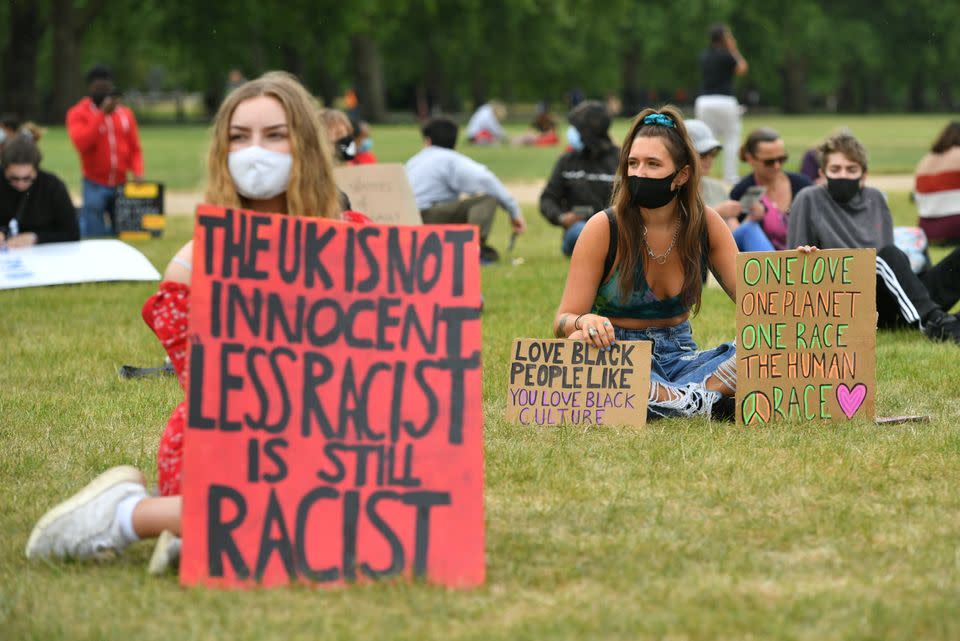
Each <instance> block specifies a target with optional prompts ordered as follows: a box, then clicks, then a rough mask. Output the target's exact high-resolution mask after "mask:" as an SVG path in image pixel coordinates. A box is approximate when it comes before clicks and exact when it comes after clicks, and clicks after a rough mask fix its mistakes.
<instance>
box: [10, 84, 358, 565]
mask: <svg viewBox="0 0 960 641" xmlns="http://www.w3.org/2000/svg"><path fill="white" fill-rule="evenodd" d="M208 167H209V169H208V171H209V179H208V182H207V192H206V200H207V202H210V203H214V204H218V205H225V206H228V207H242V208H245V209H252V210H254V211H260V212H273V213H281V214H291V215H307V216H317V217H321V218H335V219H340V218H344V219H347V220H350V221H352V222H363V221H364V220H365V218H364V217H363V216H362V215H360V214H356V213H354V212H346V213H344V214H343V215H341V211H340V207H339V205H338V202H337V188H336V185H335V183H334V179H333V166H332V162H331V145H330V142H329V141H328V139H327V134H326V132H325V130H324V128H323V126H322V125H321V124H320V121H319V118H318V116H317V109H316V106H315V104H314V101H313V98H312V97H311V96H310V94H309V93H307V91H306V90H305V89H304V88H303V87H302V86H301V85H300V84H299V82H297V81H296V80H295V79H294V78H293V76H290V75H288V74H286V73H280V72H271V73H268V74H265V75H264V76H262V77H260V78H258V79H256V80H253V81H250V82H247V83H245V84H244V85H241V86H240V87H238V88H237V89H235V90H234V91H233V92H232V93H231V94H230V95H229V96H228V97H227V99H226V100H225V101H224V103H223V105H221V107H220V110H219V112H218V113H217V117H216V119H215V121H214V124H213V139H212V140H211V143H210V153H209V156H208ZM192 259H193V244H192V241H191V242H190V243H187V244H186V245H185V246H184V247H183V248H182V249H181V250H180V251H179V252H178V253H177V255H176V256H175V257H174V258H173V260H172V261H171V262H170V265H169V266H168V267H167V270H166V272H165V273H164V278H163V281H162V282H161V283H160V290H159V291H158V292H157V293H156V294H154V295H153V296H152V297H151V298H150V299H148V300H147V302H146V304H145V305H144V307H143V317H144V320H145V321H146V322H147V324H148V325H149V326H150V327H151V329H153V331H154V332H155V333H156V334H157V337H158V338H159V339H160V341H161V342H162V343H163V346H164V348H165V349H166V350H167V353H168V354H169V355H170V359H171V361H172V362H173V366H174V368H175V369H176V371H177V375H178V377H179V378H180V383H181V385H183V384H184V374H185V373H186V369H185V368H186V359H187V347H188V339H187V317H188V316H189V309H190V286H189V283H190V277H191V272H192ZM185 407H186V403H181V404H180V405H179V406H177V408H176V409H175V410H174V412H173V414H172V415H171V417H170V420H169V421H168V423H167V427H166V429H165V431H164V433H163V436H162V437H161V440H160V447H159V451H158V453H157V475H158V485H159V490H160V496H158V497H151V496H148V494H147V489H146V487H145V479H144V476H143V474H142V473H141V472H140V471H139V470H137V469H135V468H133V467H129V466H120V467H115V468H112V469H110V470H107V471H106V472H104V473H103V474H101V475H100V476H98V477H97V478H96V479H94V480H93V481H92V482H91V483H90V484H88V485H87V486H86V487H84V488H83V489H82V490H80V491H79V492H78V493H77V494H75V495H73V496H72V497H70V498H68V499H67V500H66V501H64V502H62V503H60V504H59V505H57V506H55V507H53V508H52V509H50V510H49V511H48V512H47V513H46V514H44V515H43V517H42V518H41V519H40V520H39V522H37V524H36V526H35V527H34V528H33V532H32V533H31V534H30V539H29V541H28V542H27V546H26V555H27V558H30V559H39V558H50V557H55V558H75V559H87V558H98V559H100V558H106V557H109V556H112V555H114V554H116V553H118V552H120V551H122V550H123V549H124V548H125V547H126V546H127V545H129V544H130V543H132V542H134V541H137V540H139V539H141V538H152V537H156V536H159V535H161V533H164V537H162V538H161V541H159V542H158V544H157V547H156V549H155V551H154V556H153V559H152V560H151V571H152V572H158V571H162V570H163V569H164V568H165V567H167V565H168V564H169V563H170V562H171V560H172V559H173V558H175V557H177V556H178V555H179V539H177V538H176V537H178V536H179V534H180V515H181V510H182V501H181V496H180V494H181V487H180V475H181V466H182V444H183V431H184V424H185Z"/></svg>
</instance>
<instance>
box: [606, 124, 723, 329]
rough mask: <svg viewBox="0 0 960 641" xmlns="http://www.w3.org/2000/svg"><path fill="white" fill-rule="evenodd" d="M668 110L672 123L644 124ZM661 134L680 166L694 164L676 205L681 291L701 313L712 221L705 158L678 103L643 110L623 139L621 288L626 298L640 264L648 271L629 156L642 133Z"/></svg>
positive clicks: (617, 206) (616, 191) (617, 187)
mask: <svg viewBox="0 0 960 641" xmlns="http://www.w3.org/2000/svg"><path fill="white" fill-rule="evenodd" d="M657 113H659V114H663V115H664V116H667V117H668V118H670V120H672V121H673V123H674V126H673V127H666V126H663V125H659V124H650V125H645V124H643V119H644V118H646V117H647V116H649V115H650V114H657ZM641 137H643V138H647V137H651V138H652V137H656V138H660V139H661V140H663V145H664V147H666V148H667V152H668V153H669V154H670V157H671V158H672V159H673V163H674V165H675V168H676V171H680V170H681V169H683V168H684V167H689V171H690V178H689V179H688V180H687V182H685V183H684V184H683V185H682V186H681V187H680V188H679V189H678V192H677V198H676V200H675V201H674V202H675V203H676V204H675V205H674V207H676V208H678V209H679V211H680V221H679V224H680V229H679V231H678V232H677V244H676V247H675V250H674V251H676V252H677V254H678V255H679V256H680V264H681V265H682V267H683V288H682V289H681V290H680V299H681V300H682V301H683V303H684V304H685V305H686V306H687V307H688V308H691V309H692V311H693V313H694V314H696V313H697V312H699V311H700V295H701V294H702V290H703V280H702V278H703V272H702V269H703V267H702V266H703V261H704V260H705V258H706V257H705V256H704V251H705V249H706V242H705V241H706V234H707V223H706V216H705V214H704V205H703V198H702V197H701V196H700V162H699V155H698V154H697V150H696V148H695V147H694V146H693V142H692V141H691V140H690V135H689V134H688V133H687V128H686V125H684V123H683V115H682V114H681V113H680V110H679V109H677V108H676V107H674V106H673V105H664V106H663V107H661V108H660V109H651V108H648V109H644V110H643V111H641V112H640V113H639V114H637V117H636V118H634V119H633V124H631V125H630V131H628V132H627V137H626V138H624V140H623V146H622V147H621V148H620V163H619V165H618V166H617V177H616V180H615V183H614V187H613V196H612V197H611V202H612V204H613V209H614V213H615V214H616V217H617V247H618V248H619V253H620V262H619V267H620V275H619V285H620V293H621V295H622V296H623V298H624V299H627V298H628V297H629V295H630V293H631V292H632V291H633V288H634V286H635V284H636V276H637V272H638V269H637V268H638V267H640V268H641V271H642V272H643V273H646V267H647V252H646V244H645V241H644V239H643V219H642V218H641V216H640V211H639V210H638V208H637V207H633V206H631V204H630V200H631V199H630V189H629V188H628V181H627V169H628V165H629V159H630V148H631V147H632V146H633V141H634V140H636V139H637V138H641Z"/></svg>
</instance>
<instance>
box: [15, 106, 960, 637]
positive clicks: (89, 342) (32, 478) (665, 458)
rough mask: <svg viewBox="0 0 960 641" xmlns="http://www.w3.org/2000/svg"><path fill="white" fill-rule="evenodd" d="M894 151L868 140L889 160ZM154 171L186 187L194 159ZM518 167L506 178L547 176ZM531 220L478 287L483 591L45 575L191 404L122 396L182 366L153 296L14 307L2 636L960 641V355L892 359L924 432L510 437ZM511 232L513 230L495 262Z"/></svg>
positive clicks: (914, 343) (554, 296) (899, 387)
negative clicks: (35, 540)
mask: <svg viewBox="0 0 960 641" xmlns="http://www.w3.org/2000/svg"><path fill="white" fill-rule="evenodd" d="M869 120H870V119H864V121H865V122H866V121H869ZM904 122H906V120H904ZM909 122H911V123H912V125H911V127H914V128H915V129H916V131H917V132H918V134H917V137H918V141H917V143H916V145H915V146H911V147H910V148H911V149H914V150H915V151H916V153H915V154H913V155H911V159H910V161H909V162H910V163H912V162H913V159H914V158H915V157H918V155H919V153H920V152H921V151H922V148H923V147H924V146H925V145H926V144H927V143H928V140H929V138H930V135H928V133H929V132H932V131H934V130H936V129H937V128H938V127H939V124H938V123H939V121H936V120H935V119H929V120H925V119H923V118H918V119H915V120H913V119H911V120H909ZM812 123H813V121H812V120H810V121H808V120H800V121H796V122H795V121H792V120H789V119H780V120H777V122H776V123H775V125H776V126H778V127H780V128H781V129H782V130H783V131H784V133H785V135H788V136H790V138H789V139H796V140H800V139H801V138H803V139H810V140H812V139H814V138H816V136H817V135H819V130H820V127H821V125H823V126H825V127H826V128H829V127H830V126H831V124H832V123H831V124H827V123H825V122H823V123H821V122H819V121H816V126H814V125H813V124H812ZM804 125H810V131H809V132H807V129H805V127H804ZM857 127H858V131H863V132H864V135H866V131H867V127H866V126H865V125H857ZM888 128H889V125H882V126H881V125H878V126H877V129H876V131H875V135H878V136H881V135H883V136H887V135H890V136H892V133H894V132H889V131H887V132H886V134H884V133H883V132H884V131H885V130H887V129H888ZM903 128H906V125H905V126H904V127H903ZM921 130H922V131H923V135H920V133H919V132H920V131H921ZM788 132H789V133H788ZM58 133H59V132H52V133H51V134H50V139H49V143H48V145H49V146H48V149H49V150H50V151H49V153H48V158H49V159H50V161H51V162H52V161H53V160H54V159H55V158H57V155H56V154H55V153H54V152H53V151H52V149H53V148H54V146H55V144H54V143H55V141H56V140H57V136H58ZM895 133H899V134H902V132H900V131H899V130H898V132H895ZM191 137H195V138H196V139H197V140H195V141H192V142H191V143H190V144H189V145H188V144H187V143H186V142H185V140H186V139H188V138H191ZM804 137H805V138H804ZM144 138H145V140H146V141H147V145H148V149H161V147H159V146H156V147H153V145H154V144H157V145H159V144H161V143H163V144H166V145H167V146H166V150H167V152H166V153H169V154H171V155H175V156H176V157H177V158H183V157H193V156H194V155H196V154H199V153H200V149H201V148H202V147H203V145H204V143H203V140H202V139H203V132H202V131H200V130H193V129H183V130H179V129H178V130H170V131H167V130H163V131H161V130H156V131H154V130H150V131H148V132H145V135H144ZM165 139H168V140H166V142H165ZM377 141H378V148H377V150H378V151H382V152H383V156H382V157H384V159H388V160H389V159H396V160H400V159H402V158H403V157H404V156H405V155H408V154H409V153H411V151H412V150H413V149H415V148H416V132H415V130H414V129H413V128H410V127H408V128H378V129H377ZM401 146H405V147H404V149H403V152H402V153H401V152H400V149H401ZM381 147H382V149H381ZM185 150H189V151H185ZM791 150H792V151H794V150H795V153H798V152H799V147H797V148H793V147H792V148H791ZM525 151H526V150H525ZM533 151H534V150H530V152H531V154H532V153H533ZM536 151H537V153H543V154H546V155H549V156H550V158H552V157H553V154H554V151H552V150H548V151H542V150H536ZM150 153H151V154H155V155H154V159H153V162H155V163H156V166H157V167H163V166H164V165H162V164H161V163H164V162H166V163H168V165H167V167H168V168H170V171H171V176H172V175H173V170H174V168H175V167H176V166H177V161H176V160H175V159H173V158H171V157H167V156H165V155H163V152H161V151H156V152H150ZM489 153H490V154H494V153H501V152H500V151H499V150H489ZM61 157H62V154H61ZM530 158H533V156H532V155H531V156H530ZM544 158H546V156H544ZM541 161H542V166H547V167H548V166H549V165H550V163H551V162H552V161H551V160H549V159H539V160H538V161H537V162H541ZM149 162H151V161H150V159H149V158H148V163H149ZM492 162H493V161H491V164H492ZM530 162H531V164H533V160H531V161H530ZM511 167H512V169H511V170H510V171H507V170H504V177H505V178H508V179H521V178H526V177H534V174H533V172H532V171H530V170H529V169H528V168H527V167H525V166H521V165H520V164H517V165H511ZM899 170H900V169H898V171H899ZM158 171H159V169H158ZM527 171H530V173H529V174H528V173H525V172H527ZM177 175H180V176H182V177H183V179H184V180H185V181H187V179H188V177H190V178H189V181H193V182H189V181H188V182H189V184H190V185H192V184H194V183H195V182H196V181H199V173H198V174H197V175H196V176H192V175H191V172H189V171H184V173H183V174H177ZM539 175H541V174H536V176H539ZM191 176H192V177H191ZM170 181H171V184H173V179H172V178H171V179H170ZM183 184H185V185H186V184H187V182H184V183H183ZM891 204H892V205H893V209H894V212H895V215H896V218H897V222H898V224H910V223H911V222H912V221H913V220H914V216H915V213H914V212H913V211H912V207H911V206H910V204H909V202H908V201H907V196H906V194H898V193H895V194H891ZM526 215H527V218H528V220H529V221H530V231H529V233H528V234H527V235H526V236H524V237H522V238H521V239H520V240H519V241H518V243H517V247H516V249H515V252H514V255H515V256H516V257H523V258H524V259H525V260H524V262H523V264H519V265H511V264H510V263H509V262H503V263H501V264H498V265H495V266H490V267H487V268H485V269H484V270H483V274H482V277H483V288H484V294H485V297H486V309H485V312H484V316H483V331H484V348H483V358H484V375H483V379H484V423H485V453H486V522H487V550H486V551H487V564H488V581H487V584H486V586H484V587H483V588H481V589H477V590H473V591H465V592H460V591H448V590H444V589H440V588H436V587H429V586H423V585H406V584H386V585H373V586H361V587H355V588H350V589H343V590H311V589H305V588H293V589H283V590H272V591H258V590H255V591H248V592H241V593H235V592H217V591H205V590H198V589H192V590H185V589H182V588H180V587H179V585H178V583H177V580H176V577H175V576H173V575H170V576H166V577H163V578H159V579H156V578H150V577H148V576H147V575H146V571H145V568H146V561H147V559H148V558H149V554H150V551H151V546H150V544H149V543H140V544H136V545H134V546H133V547H131V548H130V549H129V550H128V552H127V553H126V554H125V555H124V557H123V558H122V559H121V560H119V561H118V562H115V563H112V564H102V565H99V564H93V563H52V564H47V563H27V562H26V560H25V559H24V557H23V547H24V545H25V543H26V539H27V536H28V534H29V532H30V528H31V527H32V525H33V523H34V522H35V520H36V519H37V518H38V517H39V516H40V515H41V514H42V513H43V512H44V511H45V509H47V508H48V507H49V506H50V505H52V504H53V503H54V502H55V501H57V500H60V499H61V498H63V497H64V496H65V495H66V494H68V493H70V492H73V491H75V490H76V489H77V488H79V487H80V486H82V485H83V484H84V483H86V482H87V481H88V480H89V479H90V478H92V477H93V476H94V475H95V474H96V473H98V472H99V471H101V470H103V469H105V468H107V467H109V466H111V465H117V464H121V463H132V464H135V465H137V466H138V467H140V468H142V469H144V470H146V471H147V473H148V476H149V477H152V476H153V475H154V474H155V471H154V470H155V452H156V444H157V440H158V438H159V435H160V433H161V431H162V429H163V425H164V424H165V422H166V419H167V416H168V414H169V412H170V411H171V410H172V408H173V407H174V406H175V405H176V403H177V402H178V401H179V400H180V398H181V392H180V390H179V388H178V386H177V384H176V382H175V381H174V380H172V379H163V380H158V379H151V380H142V381H124V380H120V379H119V378H118V376H117V373H116V372H117V367H118V366H120V365H122V364H126V363H131V364H137V365H155V364H159V362H160V360H161V359H162V357H163V351H162V349H161V347H160V345H159V344H158V342H157V341H156V339H155V338H154V337H153V335H152V333H151V332H150V331H149V329H148V328H147V327H146V326H145V325H144V324H143V322H142V320H141V319H140V315H139V312H140V306H141V305H142V303H143V301H144V300H145V299H146V298H147V296H149V295H150V294H151V293H152V292H153V291H154V289H155V286H154V285H152V284H149V283H147V284H131V283H118V284H99V285H81V286H72V287H49V288H40V289H29V290H20V291H10V292H0V310H2V313H0V336H3V337H4V345H3V349H2V351H0V372H2V373H3V379H2V387H0V452H2V454H0V506H2V509H0V532H2V533H3V534H4V536H3V538H2V539H0V638H2V639H57V638H67V639H130V638H137V639H158V640H160V639H162V640H167V639H181V638H182V639H208V638H223V639H290V638H309V639H316V638H323V639H387V638H389V639H428V638H429V639H446V640H456V639H477V640H480V639H484V640H486V639H504V640H507V639H509V640H514V639H531V640H533V639H548V638H549V639H667V638H668V639H704V640H707V639H710V640H712V639H817V640H820V639H903V640H905V641H906V640H913V639H956V638H958V637H960V615H958V613H957V603H958V602H960V546H958V542H960V493H958V492H957V487H958V485H960V466H958V464H957V463H958V455H960V427H958V425H960V406H958V402H957V401H958V398H960V364H958V356H960V349H958V348H957V347H955V346H952V345H944V344H934V343H931V342H928V341H926V340H924V339H923V338H921V337H920V336H919V335H918V334H917V333H916V332H908V331H903V332H894V333H881V334H880V335H879V336H878V353H877V363H878V366H877V379H878V393H877V399H878V400H877V412H878V414H879V415H893V414H904V413H911V414H925V415H929V416H931V417H932V420H931V421H930V422H929V423H924V424H908V425H901V426H888V427H877V426H875V425H873V424H872V423H868V422H864V421H854V422H852V423H850V424H847V425H843V426H833V425H827V424H820V423H815V422H814V423H809V422H808V423H802V424H801V423H797V424H788V425H780V426H777V427H776V428H766V429H751V430H744V429H737V428H735V427H733V426H732V425H730V424H710V423H708V422H705V421H702V420H685V421H680V420H669V421H661V422H658V423H655V424H652V425H650V426H648V427H647V428H645V429H642V430H638V429H628V428H616V427H603V428H594V429H583V428H572V427H560V428H557V427H550V428H529V427H526V428H524V427H519V426H515V425H510V424H507V423H506V422H504V420H503V419H502V416H503V413H504V409H505V394H506V375H507V371H506V359H507V354H508V346H509V343H510V341H511V339H513V338H514V337H517V336H547V335H549V333H550V323H551V320H552V318H553V313H554V310H555V308H556V305H557V302H558V301H559V297H560V293H561V289H562V287H563V282H564V278H565V276H566V265H567V263H566V261H565V260H564V259H563V258H562V257H560V256H559V255H558V254H559V249H558V248H559V241H560V239H559V232H558V231H557V230H556V229H553V228H549V227H548V226H547V225H546V224H545V223H544V222H543V221H542V219H541V217H540V216H539V215H538V214H537V212H536V211H535V210H533V209H532V208H527V210H526ZM505 223H506V218H505V217H504V216H501V219H500V220H499V221H498V222H497V226H496V228H495V237H494V244H495V245H496V246H498V247H500V248H501V249H502V248H504V247H505V246H506V241H507V235H508V231H507V229H506V224H505ZM190 225H191V221H190V219H189V218H187V217H175V218H173V219H172V220H171V221H170V227H169V229H168V233H167V235H166V237H165V238H163V239H162V240H159V241H155V242H149V243H144V244H140V245H138V247H139V248H140V249H141V250H142V251H143V252H144V253H145V254H147V256H148V257H149V258H150V259H151V260H152V261H153V263H154V264H155V265H156V266H157V267H158V268H159V269H161V270H162V269H163V266H164V265H165V264H166V261H167V260H168V259H169V257H170V256H171V255H172V254H173V253H174V251H175V250H176V248H178V247H179V246H180V245H181V244H182V243H183V242H185V241H186V240H187V239H188V238H189V237H190V233H191V229H190ZM936 254H937V256H938V257H939V256H942V254H943V250H938V251H937V252H936ZM734 323H735V321H734V307H733V304H732V303H731V302H730V301H729V300H727V299H726V298H725V297H724V296H723V295H722V294H721V293H720V291H719V290H715V289H712V290H707V291H706V293H705V298H704V303H703V312H702V313H701V315H700V316H699V317H697V318H696V319H695V320H694V328H695V336H696V338H697V340H698V341H699V342H700V344H701V345H704V346H710V345H714V344H716V343H717V342H719V341H723V340H729V339H730V338H731V337H732V336H733V335H734Z"/></svg>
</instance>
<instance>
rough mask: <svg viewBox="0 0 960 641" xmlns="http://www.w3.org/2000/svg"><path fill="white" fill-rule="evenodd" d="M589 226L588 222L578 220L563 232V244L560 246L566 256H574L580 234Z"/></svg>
mask: <svg viewBox="0 0 960 641" xmlns="http://www.w3.org/2000/svg"><path fill="white" fill-rule="evenodd" d="M586 226H587V221H585V220H578V221H577V222H575V223H573V224H572V225H570V226H569V227H567V228H566V229H564V230H563V244H562V245H561V246H560V247H561V249H562V250H563V255H564V256H573V247H574V246H575V245H576V244H577V239H578V238H580V232H582V231H583V228H584V227H586Z"/></svg>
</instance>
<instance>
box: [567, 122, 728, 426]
mask: <svg viewBox="0 0 960 641" xmlns="http://www.w3.org/2000/svg"><path fill="white" fill-rule="evenodd" d="M698 158H699V156H698V154H697V151H696V148H695V147H694V146H693V143H692V141H691V140H690V137H689V135H688V134H687V130H686V127H685V126H684V123H683V119H682V117H681V115H680V112H679V111H678V110H677V109H675V108H673V107H670V106H667V107H664V108H662V109H660V110H659V111H657V110H654V109H646V110H644V111H642V112H641V113H640V114H639V115H638V116H637V117H636V118H635V119H634V121H633V125H632V126H631V127H630V131H629V133H628V134H627V137H626V139H625V140H624V143H623V146H622V148H621V150H620V163H619V166H618V168H617V177H616V182H615V186H614V192H613V198H612V201H613V206H612V207H610V208H609V209H606V210H605V211H602V212H599V213H597V214H595V215H594V216H593V217H592V218H591V219H590V220H589V221H588V222H587V225H586V227H585V228H584V230H583V234H582V235H581V236H580V239H579V240H578V241H577V246H576V249H575V250H574V253H573V257H572V259H571V261H570V271H569V273H568V275H567V284H566V288H565V289H564V291H563V298H562V299H561V301H560V309H559V310H558V312H557V316H556V320H555V322H554V331H555V333H556V335H557V336H558V337H567V338H570V339H574V340H586V341H588V342H590V343H591V344H592V345H593V346H595V347H598V348H601V349H610V345H611V344H612V343H614V342H615V341H618V340H621V341H623V340H648V341H652V342H653V361H652V363H651V371H650V396H649V402H648V406H647V407H648V409H647V413H648V416H649V417H650V418H657V417H667V416H694V415H702V416H707V417H710V416H713V417H729V416H732V415H733V396H734V394H735V391H736V381H737V376H736V354H735V347H734V345H733V343H724V344H722V345H720V346H719V347H717V348H714V349H711V350H706V351H699V350H698V348H697V345H696V343H695V342H694V340H693V336H692V334H691V329H690V322H689V320H688V319H689V317H690V313H691V311H692V312H693V313H696V312H697V311H698V309H699V307H700V298H701V293H702V287H703V282H704V280H705V277H706V274H707V270H708V269H709V270H711V271H712V272H713V273H714V275H715V276H716V277H717V279H718V280H719V281H720V283H721V285H722V286H723V288H724V290H725V291H726V292H727V295H729V296H730V298H731V299H733V297H734V288H735V285H736V254H737V247H736V244H735V243H734V241H733V237H732V235H731V234H730V230H729V228H728V227H727V225H726V224H725V223H724V222H723V219H722V218H721V217H720V215H719V214H717V212H715V211H714V210H713V209H710V208H709V207H706V206H705V205H704V204H703V200H702V198H701V197H700V167H699V161H698Z"/></svg>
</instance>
